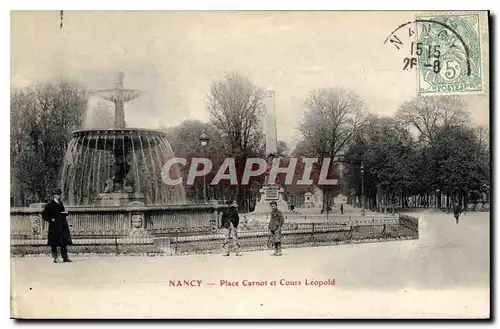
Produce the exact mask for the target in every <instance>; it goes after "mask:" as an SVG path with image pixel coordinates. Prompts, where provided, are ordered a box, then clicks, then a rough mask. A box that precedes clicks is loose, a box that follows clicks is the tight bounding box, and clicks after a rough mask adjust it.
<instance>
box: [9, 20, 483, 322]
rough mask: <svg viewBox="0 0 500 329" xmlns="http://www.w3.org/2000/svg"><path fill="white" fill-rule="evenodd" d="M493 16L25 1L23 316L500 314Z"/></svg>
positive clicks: (18, 227)
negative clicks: (494, 260)
mask: <svg viewBox="0 0 500 329" xmlns="http://www.w3.org/2000/svg"><path fill="white" fill-rule="evenodd" d="M489 24H490V16H489V12H486V11H470V12H468V11H461V12H457V11H392V12H389V11H366V12H363V11H352V12H350V11H68V10H60V11H12V12H11V52H10V54H11V92H10V203H11V208H10V245H11V250H10V252H11V263H10V265H11V268H10V275H11V317H12V318H16V319H19V318H21V319H46V318H51V319H71V318H79V319H81V318H87V319H102V318H127V319H128V318H140V319H159V318H160V319H199V318H204V319H210V318H217V319H296V318H307V319H429V318H432V319H488V318H490V316H491V311H490V307H491V305H490V293H491V292H490V280H491V278H490V270H491V268H490V264H491V263H490V195H491V184H492V183H491V176H490V174H491V164H490V154H491V150H490V117H489V114H490V83H489V71H490V57H489V54H490V49H489V40H490V39H489Z"/></svg>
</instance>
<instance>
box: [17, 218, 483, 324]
mask: <svg viewBox="0 0 500 329" xmlns="http://www.w3.org/2000/svg"><path fill="white" fill-rule="evenodd" d="M420 216H421V219H420V239H418V240H412V241H393V242H384V243H370V244H358V245H341V246H332V247H316V248H295V249H285V250H284V252H283V254H284V255H283V256H282V257H271V256H269V252H268V251H257V252H248V253H245V254H244V255H243V256H241V257H234V256H231V257H222V256H221V255H213V254H212V255H210V254H208V255H190V256H156V257H133V256H122V257H97V256H95V257H75V259H74V263H71V264H53V263H51V260H50V259H49V258H48V257H25V258H13V259H12V261H11V280H12V307H13V309H14V310H15V312H14V313H13V315H15V314H17V315H18V316H23V317H37V318H39V317H42V318H47V317H48V318H53V317H69V318H72V317H73V318H74V317H77V318H81V317H92V318H96V317H97V318H109V317H126V318H143V317H147V318H165V317H168V318H227V317H230V318H238V317H243V318H268V317H286V318H304V317H319V318H321V317H328V318H338V317H340V318H344V317H349V318H358V317H366V316H369V317H375V318H385V317H403V318H406V317H413V316H416V317H431V318H434V317H487V316H488V314H489V279H490V277H489V272H490V269H489V256H490V255H489V214H488V213H475V214H473V213H470V214H468V215H466V216H463V217H462V219H461V222H460V224H459V225H456V224H455V221H454V218H453V217H452V216H451V215H446V214H425V213H423V214H420ZM244 279H245V280H249V281H267V282H268V285H267V286H259V287H255V286H254V287H249V286H242V280H244ZM281 279H284V280H286V281H288V282H289V283H290V282H292V281H296V282H297V281H300V282H301V285H300V286H296V285H295V286H294V285H289V286H280V284H279V281H280V280H281ZM328 279H330V282H332V281H333V279H334V280H335V286H322V287H317V286H305V285H304V283H305V280H308V282H310V281H314V280H324V281H327V280H328ZM170 280H174V281H176V280H201V286H199V287H185V286H182V287H173V286H171V282H170ZM221 280H227V281H228V282H239V286H236V287H231V286H220V283H221V282H220V281H221ZM273 280H276V281H277V286H275V287H274V286H270V285H269V283H270V282H271V281H273ZM193 283H194V284H197V283H196V282H195V281H193ZM210 284H214V285H210Z"/></svg>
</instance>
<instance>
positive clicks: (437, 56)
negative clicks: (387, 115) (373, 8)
mask: <svg viewBox="0 0 500 329" xmlns="http://www.w3.org/2000/svg"><path fill="white" fill-rule="evenodd" d="M406 31H407V33H408V34H407V36H408V37H409V38H410V40H409V41H406V40H405V41H406V42H408V43H409V45H408V50H409V56H407V57H405V58H404V60H403V64H404V66H403V70H405V71H408V70H412V69H415V70H416V71H417V87H418V92H419V93H420V94H442V93H446V94H449V93H464V92H478V91H482V72H481V63H482V61H481V45H480V36H479V16H478V15H477V14H466V15H458V14H457V15H454V14H450V15H444V14H442V15H432V16H425V17H424V16H419V17H417V19H415V20H414V21H410V22H406V23H404V24H401V25H400V26H398V27H397V28H396V29H395V30H394V31H393V32H392V33H391V34H390V35H389V36H388V37H387V38H386V40H385V41H384V44H389V45H393V46H394V47H395V48H397V49H398V50H400V49H402V48H403V46H404V43H405V41H403V40H404V39H403V37H402V36H403V35H404V33H405V32H406Z"/></svg>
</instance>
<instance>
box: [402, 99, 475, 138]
mask: <svg viewBox="0 0 500 329" xmlns="http://www.w3.org/2000/svg"><path fill="white" fill-rule="evenodd" d="M396 119H397V120H398V121H400V122H402V123H403V124H405V125H406V126H408V127H411V128H415V129H416V130H417V131H418V133H419V135H420V140H422V141H424V142H428V143H431V144H432V143H433V141H434V140H435V137H436V134H437V132H438V128H439V127H440V126H442V125H462V124H465V123H467V122H468V121H469V120H470V115H469V113H468V112H467V110H466V104H465V103H464V101H463V99H461V98H460V97H457V96H418V97H416V98H414V99H412V100H410V101H407V102H405V103H403V104H402V105H401V107H400V108H399V110H398V112H397V114H396Z"/></svg>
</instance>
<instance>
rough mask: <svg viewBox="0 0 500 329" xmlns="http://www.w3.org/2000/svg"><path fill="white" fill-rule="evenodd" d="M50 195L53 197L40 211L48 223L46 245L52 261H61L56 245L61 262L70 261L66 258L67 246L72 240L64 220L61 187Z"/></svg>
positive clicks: (65, 213)
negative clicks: (50, 252) (48, 247)
mask: <svg viewBox="0 0 500 329" xmlns="http://www.w3.org/2000/svg"><path fill="white" fill-rule="evenodd" d="M52 196H53V199H52V200H50V201H49V202H48V203H47V204H46V205H45V209H44V210H43V213H42V218H43V220H45V221H47V222H48V223H49V232H48V237H47V245H49V246H50V249H51V251H52V258H53V259H54V263H60V262H61V261H60V260H59V258H58V257H57V247H59V248H60V249H61V256H62V259H63V262H65V263H67V262H71V260H70V259H69V258H68V249H67V246H70V245H72V241H71V234H70V231H69V226H68V221H67V220H66V216H67V215H68V212H67V211H66V210H65V209H64V205H63V203H62V201H61V189H55V190H54V192H53V193H52Z"/></svg>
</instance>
